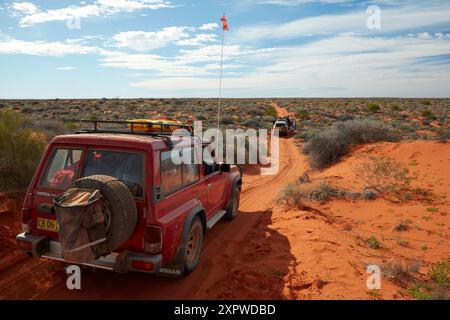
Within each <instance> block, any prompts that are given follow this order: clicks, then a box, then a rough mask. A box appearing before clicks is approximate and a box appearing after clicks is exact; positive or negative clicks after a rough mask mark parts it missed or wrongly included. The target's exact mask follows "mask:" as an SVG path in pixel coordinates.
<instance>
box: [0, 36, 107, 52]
mask: <svg viewBox="0 0 450 320" xmlns="http://www.w3.org/2000/svg"><path fill="white" fill-rule="evenodd" d="M102 52H103V50H101V49H99V48H97V47H89V46H82V45H79V44H75V43H63V42H59V41H56V42H46V41H23V40H17V39H11V38H3V39H0V54H25V55H35V56H63V55H67V54H99V53H102Z"/></svg>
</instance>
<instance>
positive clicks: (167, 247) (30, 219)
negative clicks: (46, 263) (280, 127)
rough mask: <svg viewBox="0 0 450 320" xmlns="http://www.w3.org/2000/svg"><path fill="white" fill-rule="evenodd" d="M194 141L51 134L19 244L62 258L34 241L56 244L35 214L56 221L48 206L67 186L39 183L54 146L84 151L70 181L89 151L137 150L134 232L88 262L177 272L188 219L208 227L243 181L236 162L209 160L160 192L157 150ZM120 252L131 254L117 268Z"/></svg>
mask: <svg viewBox="0 0 450 320" xmlns="http://www.w3.org/2000/svg"><path fill="white" fill-rule="evenodd" d="M169 139H170V138H169ZM193 141H194V145H199V144H200V146H201V147H205V145H206V144H205V143H204V142H203V141H201V140H200V139H199V138H197V139H192V137H191V136H189V137H179V138H177V140H176V143H175V144H174V145H173V146H171V144H170V143H167V138H166V139H163V138H161V137H157V136H154V137H152V136H144V135H138V134H111V133H81V134H72V135H64V136H58V137H55V138H54V139H53V140H52V141H51V143H50V144H49V145H48V146H47V149H46V151H45V153H44V155H43V157H42V160H41V162H40V164H39V166H38V168H37V170H36V173H35V175H34V178H33V180H32V182H31V184H30V186H29V188H28V191H27V194H26V197H25V200H24V205H23V210H22V216H23V217H22V219H23V229H24V233H21V234H19V235H18V236H17V241H18V244H19V246H21V247H22V248H23V249H25V250H26V251H28V252H29V254H31V255H33V256H42V257H44V258H50V259H55V260H62V261H64V260H63V259H62V258H61V257H60V256H58V255H57V254H56V255H55V254H54V255H53V256H52V255H51V254H50V253H47V252H45V250H46V249H40V248H39V244H38V242H42V241H44V242H46V243H47V244H45V245H41V246H43V247H45V248H48V247H49V248H50V249H49V250H51V248H52V246H55V244H57V243H58V233H57V232H54V231H48V230H43V229H42V228H39V227H38V224H37V221H38V218H43V219H48V220H55V221H56V215H55V214H54V212H52V211H51V210H49V208H51V207H52V204H53V198H54V197H55V196H57V195H58V194H61V193H62V192H64V191H65V190H64V189H60V190H58V189H54V188H51V187H48V186H43V185H42V183H41V181H42V177H43V175H44V174H45V172H46V170H48V169H46V168H47V166H48V163H49V162H50V161H51V157H52V155H53V152H54V150H56V149H60V148H70V149H72V148H73V149H76V150H81V151H82V152H81V157H80V160H79V164H80V166H79V167H78V169H77V170H76V173H75V174H74V177H73V181H75V180H76V179H79V178H81V177H82V172H83V170H84V169H83V166H84V165H85V160H86V154H87V152H88V150H93V149H95V150H105V151H120V152H132V153H139V154H143V155H144V170H143V172H144V182H143V183H144V185H143V196H142V197H140V198H135V202H136V206H137V213H138V221H137V225H136V228H135V230H134V233H133V235H132V237H131V238H130V239H129V240H128V241H126V243H124V244H123V245H122V246H121V247H120V248H119V249H118V250H116V252H114V253H113V255H114V257H110V259H109V260H107V259H106V260H105V261H106V262H105V261H99V262H94V263H92V264H88V265H90V266H94V267H99V268H105V269H110V270H114V271H119V272H126V271H144V272H151V273H158V272H166V273H175V274H176V273H177V271H176V270H175V271H173V270H172V269H170V268H171V266H173V265H177V264H179V263H180V261H179V259H180V255H181V254H182V251H183V245H182V242H183V234H185V233H186V228H187V226H188V225H189V223H190V221H191V220H192V219H193V217H195V216H200V218H201V219H202V222H203V226H204V231H206V230H207V229H209V228H210V227H212V225H213V224H214V223H215V222H217V221H216V220H218V219H217V217H218V216H217V215H218V214H221V215H223V209H225V208H226V207H227V205H228V204H229V203H230V201H231V200H230V197H231V194H232V190H233V188H239V190H240V187H241V182H242V180H241V175H242V172H241V170H240V169H239V168H238V167H236V166H228V167H226V166H224V167H225V168H227V169H225V170H222V169H219V170H215V171H213V172H210V173H209V174H206V166H207V164H205V163H204V162H202V163H201V164H198V166H199V178H198V180H197V181H194V182H193V183H191V184H189V185H187V186H180V188H179V190H176V191H175V192H172V193H171V194H169V195H163V194H162V192H161V179H162V178H161V153H162V152H164V151H169V150H171V149H172V148H180V149H182V148H188V147H192V143H193ZM216 167H217V168H221V167H220V166H216ZM44 221H46V220H44ZM158 237H159V239H158ZM36 239H38V240H39V241H38V240H36ZM149 239H150V240H149ZM148 241H157V242H156V243H159V246H156V248H155V247H154V246H153V247H151V246H149V243H148ZM158 241H159V242H158ZM48 243H49V244H48ZM148 248H150V249H148ZM123 253H126V255H127V256H128V257H131V258H129V259H128V260H129V261H128V263H127V265H126V267H125V268H117V263H118V259H119V256H121V254H123Z"/></svg>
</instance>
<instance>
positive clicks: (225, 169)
mask: <svg viewBox="0 0 450 320" xmlns="http://www.w3.org/2000/svg"><path fill="white" fill-rule="evenodd" d="M230 171H231V166H230V165H229V164H228V163H221V164H220V172H230Z"/></svg>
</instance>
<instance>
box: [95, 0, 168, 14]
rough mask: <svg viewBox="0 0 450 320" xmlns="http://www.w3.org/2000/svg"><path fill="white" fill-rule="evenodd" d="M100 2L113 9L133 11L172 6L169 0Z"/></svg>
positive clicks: (114, 0) (99, 0)
mask: <svg viewBox="0 0 450 320" xmlns="http://www.w3.org/2000/svg"><path fill="white" fill-rule="evenodd" d="M97 2H98V4H99V5H100V6H101V7H103V8H105V9H109V10H113V11H127V12H132V11H135V10H141V9H152V10H156V9H161V8H168V7H170V6H171V4H170V2H169V1H163V0H98V1H97Z"/></svg>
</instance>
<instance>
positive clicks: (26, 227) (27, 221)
mask: <svg viewBox="0 0 450 320" xmlns="http://www.w3.org/2000/svg"><path fill="white" fill-rule="evenodd" d="M22 231H23V232H25V233H28V232H30V231H31V209H30V208H22Z"/></svg>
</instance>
